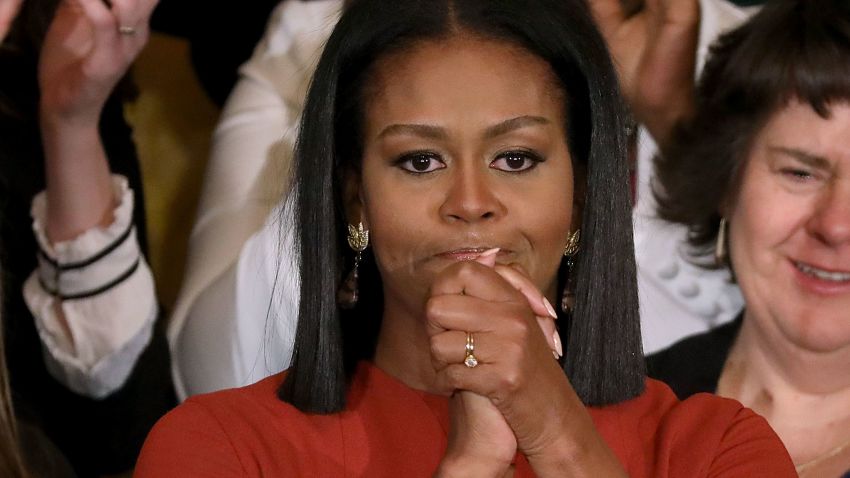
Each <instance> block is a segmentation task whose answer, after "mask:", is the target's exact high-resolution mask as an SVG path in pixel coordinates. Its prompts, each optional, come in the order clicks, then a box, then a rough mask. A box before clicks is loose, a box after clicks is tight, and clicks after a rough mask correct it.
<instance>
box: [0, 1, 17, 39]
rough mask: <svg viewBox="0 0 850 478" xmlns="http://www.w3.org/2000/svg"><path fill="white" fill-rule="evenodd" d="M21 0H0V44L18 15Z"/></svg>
mask: <svg viewBox="0 0 850 478" xmlns="http://www.w3.org/2000/svg"><path fill="white" fill-rule="evenodd" d="M21 3H22V0H0V42H3V39H4V38H6V34H7V33H9V28H10V27H11V26H12V22H13V21H14V20H15V17H16V16H17V15H18V10H19V9H20V8H21Z"/></svg>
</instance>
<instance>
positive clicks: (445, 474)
mask: <svg viewBox="0 0 850 478" xmlns="http://www.w3.org/2000/svg"><path fill="white" fill-rule="evenodd" d="M510 466H511V463H510V462H507V463H499V462H497V461H495V460H472V459H463V458H449V457H446V458H443V461H442V462H440V466H439V467H437V471H436V472H434V477H435V478H467V477H476V478H477V477H485V478H486V477H499V478H501V477H502V476H504V475H505V471H507V469H508V468H509V467H510Z"/></svg>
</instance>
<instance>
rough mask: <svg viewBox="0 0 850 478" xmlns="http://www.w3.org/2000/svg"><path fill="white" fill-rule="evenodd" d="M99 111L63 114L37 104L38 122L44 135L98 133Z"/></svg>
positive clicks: (43, 103) (44, 104)
mask: <svg viewBox="0 0 850 478" xmlns="http://www.w3.org/2000/svg"><path fill="white" fill-rule="evenodd" d="M99 111H100V109H95V110H93V111H91V112H74V113H70V112H63V111H60V110H57V109H56V108H53V107H51V106H49V105H48V104H46V103H45V102H41V104H39V122H40V125H41V129H42V131H43V132H45V133H48V132H50V133H54V134H55V133H67V134H80V133H87V132H94V134H97V133H98V128H99V125H100V113H99Z"/></svg>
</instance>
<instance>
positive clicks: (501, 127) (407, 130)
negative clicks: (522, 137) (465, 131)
mask: <svg viewBox="0 0 850 478" xmlns="http://www.w3.org/2000/svg"><path fill="white" fill-rule="evenodd" d="M550 123H551V121H549V120H548V119H546V118H544V117H542V116H528V115H526V116H518V117H516V118H511V119H508V120H505V121H502V122H501V123H499V124H495V125H493V126H490V127H488V128H487V129H486V130H484V138H485V139H491V138H495V137H497V136H502V135H504V134H507V133H510V132H511V131H514V130H517V129H520V128H525V127H528V126H534V125H548V124H550ZM393 134H409V135H413V136H421V137H423V138H428V139H446V138H447V137H448V134H447V133H446V130H445V128H442V127H440V126H432V125H426V124H393V125H390V126H387V127H386V128H384V129H383V131H381V133H380V134H378V138H384V137H386V136H389V135H393Z"/></svg>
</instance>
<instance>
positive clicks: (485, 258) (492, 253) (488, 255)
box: [475, 247, 499, 267]
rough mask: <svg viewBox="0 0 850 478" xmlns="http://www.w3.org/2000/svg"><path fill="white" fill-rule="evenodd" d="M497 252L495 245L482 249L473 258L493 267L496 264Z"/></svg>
mask: <svg viewBox="0 0 850 478" xmlns="http://www.w3.org/2000/svg"><path fill="white" fill-rule="evenodd" d="M498 253H499V248H498V247H496V248H494V249H489V250H487V251H484V252H482V253H481V255H479V256H478V257H476V258H475V262H477V263H479V264H482V265H485V266H487V267H494V266H495V265H496V254H498Z"/></svg>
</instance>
